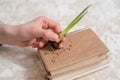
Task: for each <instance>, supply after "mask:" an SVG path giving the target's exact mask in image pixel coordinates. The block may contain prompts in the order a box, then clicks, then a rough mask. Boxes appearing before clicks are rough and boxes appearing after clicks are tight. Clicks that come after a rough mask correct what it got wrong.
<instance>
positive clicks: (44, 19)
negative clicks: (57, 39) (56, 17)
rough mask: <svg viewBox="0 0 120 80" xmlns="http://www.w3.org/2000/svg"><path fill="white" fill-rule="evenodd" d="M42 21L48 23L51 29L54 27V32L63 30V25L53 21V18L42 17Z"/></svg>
mask: <svg viewBox="0 0 120 80" xmlns="http://www.w3.org/2000/svg"><path fill="white" fill-rule="evenodd" d="M42 21H43V22H44V23H46V24H47V25H48V26H49V28H50V29H52V30H53V31H54V32H56V33H60V32H61V27H60V24H58V23H57V22H55V21H53V20H50V19H48V18H46V17H42Z"/></svg>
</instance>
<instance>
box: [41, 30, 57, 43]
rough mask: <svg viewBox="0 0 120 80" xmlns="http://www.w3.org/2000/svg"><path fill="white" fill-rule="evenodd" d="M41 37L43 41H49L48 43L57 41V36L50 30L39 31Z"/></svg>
mask: <svg viewBox="0 0 120 80" xmlns="http://www.w3.org/2000/svg"><path fill="white" fill-rule="evenodd" d="M41 36H42V37H43V38H44V39H45V40H50V41H56V42H57V41H58V40H59V39H58V34H57V33H55V32H54V31H52V30H50V29H47V30H45V29H42V30H41Z"/></svg>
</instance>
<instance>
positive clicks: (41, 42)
mask: <svg viewBox="0 0 120 80" xmlns="http://www.w3.org/2000/svg"><path fill="white" fill-rule="evenodd" d="M46 44H47V41H46V40H44V39H42V40H41V41H40V42H39V47H40V48H42V47H44V46H45V45H46Z"/></svg>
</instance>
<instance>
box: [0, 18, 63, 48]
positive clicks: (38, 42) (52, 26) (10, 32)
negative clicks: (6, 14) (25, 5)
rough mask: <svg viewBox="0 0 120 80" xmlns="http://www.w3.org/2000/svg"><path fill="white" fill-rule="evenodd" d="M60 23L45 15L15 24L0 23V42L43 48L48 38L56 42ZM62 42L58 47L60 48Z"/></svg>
mask: <svg viewBox="0 0 120 80" xmlns="http://www.w3.org/2000/svg"><path fill="white" fill-rule="evenodd" d="M60 32H61V28H60V25H59V24H58V23H57V22H55V21H53V20H50V19H48V18H46V17H38V18H36V19H34V20H32V21H30V22H27V23H25V24H20V25H17V26H12V25H7V24H0V43H1V44H9V45H17V46H21V47H27V46H32V47H34V48H35V47H40V48H43V47H44V46H45V45H46V44H47V42H48V40H50V41H55V42H58V41H59V38H58V33H60ZM62 47H63V46H62V44H60V45H59V48H62Z"/></svg>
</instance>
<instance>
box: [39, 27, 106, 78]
mask: <svg viewBox="0 0 120 80" xmlns="http://www.w3.org/2000/svg"><path fill="white" fill-rule="evenodd" d="M63 45H64V46H65V47H64V48H63V49H57V50H56V49H53V48H51V46H50V45H47V46H45V48H43V49H39V56H40V58H41V59H42V61H43V64H44V66H45V69H46V71H47V73H48V77H49V79H52V80H61V79H60V78H62V80H67V77H65V76H63V75H65V74H66V76H69V78H70V75H71V74H70V73H73V72H75V71H79V72H81V71H83V72H84V73H85V71H86V70H87V69H89V70H90V71H89V72H91V71H92V70H93V68H94V67H96V66H98V67H96V68H99V67H101V66H99V65H98V63H102V62H104V63H103V64H106V63H107V59H108V54H107V52H108V48H107V47H106V46H105V45H104V44H103V42H102V41H101V40H100V39H99V38H98V37H97V35H96V34H95V33H94V32H93V31H92V30H91V29H89V28H88V29H82V30H78V31H75V32H72V33H69V34H67V36H66V41H65V42H64V43H63ZM105 61H106V62H105ZM94 70H96V69H94ZM94 70H93V71H94ZM68 73H69V75H68ZM75 73H76V74H77V73H78V72H75ZM75 73H74V74H75ZM76 76H78V75H76ZM79 76H80V75H79ZM56 77H57V78H56ZM72 77H74V76H72V75H71V79H69V80H72Z"/></svg>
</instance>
